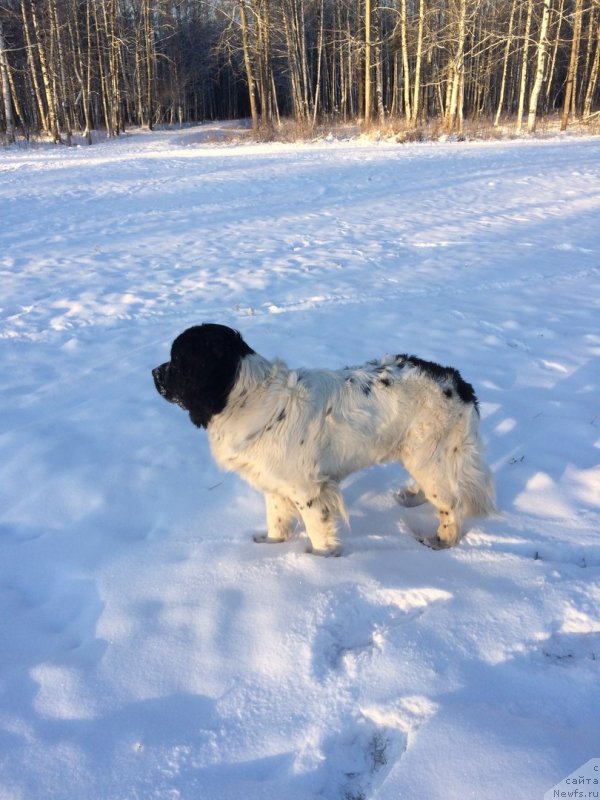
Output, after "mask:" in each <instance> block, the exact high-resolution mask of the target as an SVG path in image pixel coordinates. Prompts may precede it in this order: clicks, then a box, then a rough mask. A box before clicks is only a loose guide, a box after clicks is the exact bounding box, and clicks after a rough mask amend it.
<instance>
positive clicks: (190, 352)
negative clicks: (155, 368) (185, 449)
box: [171, 324, 254, 428]
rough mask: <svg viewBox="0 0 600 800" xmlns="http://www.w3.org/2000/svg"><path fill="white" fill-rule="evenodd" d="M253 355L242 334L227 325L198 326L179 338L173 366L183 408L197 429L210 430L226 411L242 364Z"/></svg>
mask: <svg viewBox="0 0 600 800" xmlns="http://www.w3.org/2000/svg"><path fill="white" fill-rule="evenodd" d="M252 353H254V350H252V348H251V347H249V346H248V345H247V344H246V342H245V341H244V340H243V339H242V337H241V336H240V334H239V333H238V332H237V331H234V330H232V329H231V328H227V327H226V326H224V325H213V324H205V325H198V326H195V327H193V328H188V330H187V331H184V333H182V334H181V335H180V336H178V337H177V339H176V340H175V341H174V342H173V348H172V351H171V366H172V368H173V369H174V370H175V371H176V372H177V374H178V382H179V384H180V389H179V396H180V398H181V401H182V405H183V406H184V407H185V408H186V409H187V410H188V411H189V414H190V419H191V420H192V422H193V423H194V425H197V426H198V427H200V428H206V426H207V425H208V423H209V422H210V420H211V419H212V417H214V416H215V414H219V413H220V412H221V411H222V410H223V409H224V408H225V406H226V405H227V398H228V397H229V393H230V392H231V389H232V388H233V385H234V384H235V381H236V378H237V375H238V372H239V369H240V362H241V360H242V359H243V358H244V357H245V356H247V355H251V354H252Z"/></svg>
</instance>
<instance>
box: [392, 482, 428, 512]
mask: <svg viewBox="0 0 600 800" xmlns="http://www.w3.org/2000/svg"><path fill="white" fill-rule="evenodd" d="M394 497H395V498H396V500H397V501H398V503H400V505H401V506H404V507H405V508H415V506H422V505H423V503H425V502H426V501H427V498H426V497H425V495H424V494H423V492H422V491H421V490H419V491H418V492H413V491H412V490H411V489H410V488H409V487H408V486H405V487H404V488H403V489H399V490H398V491H397V492H396V493H395V495H394Z"/></svg>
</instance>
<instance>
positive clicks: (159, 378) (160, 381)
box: [152, 364, 169, 397]
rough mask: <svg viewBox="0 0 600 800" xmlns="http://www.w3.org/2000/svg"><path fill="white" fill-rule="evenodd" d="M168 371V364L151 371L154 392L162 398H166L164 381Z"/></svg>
mask: <svg viewBox="0 0 600 800" xmlns="http://www.w3.org/2000/svg"><path fill="white" fill-rule="evenodd" d="M168 369H169V365H168V364H161V365H160V367H156V368H155V369H153V370H152V377H153V378H154V385H155V386H156V391H157V392H158V393H159V394H160V395H162V396H163V397H167V389H166V386H165V380H166V376H167V371H168Z"/></svg>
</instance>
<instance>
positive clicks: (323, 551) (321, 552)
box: [306, 544, 342, 558]
mask: <svg viewBox="0 0 600 800" xmlns="http://www.w3.org/2000/svg"><path fill="white" fill-rule="evenodd" d="M306 552H307V553H311V554H312V555H313V556H325V558H329V557H330V556H335V557H336V558H337V556H341V555H342V545H341V544H336V545H333V546H332V547H321V548H315V547H313V546H312V544H308V545H307V547H306Z"/></svg>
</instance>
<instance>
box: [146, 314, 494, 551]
mask: <svg viewBox="0 0 600 800" xmlns="http://www.w3.org/2000/svg"><path fill="white" fill-rule="evenodd" d="M152 374H153V377H154V383H155V386H156V389H157V390H158V392H159V393H160V394H161V395H162V396H163V397H164V398H165V399H166V400H168V401H169V402H171V403H176V404H177V405H179V406H181V408H183V409H185V410H186V411H187V412H188V413H189V416H190V419H191V421H192V422H193V423H194V425H196V426H197V427H199V428H206V430H207V433H208V438H209V442H210V447H211V451H212V454H213V456H214V458H215V460H216V462H217V463H218V465H219V466H220V467H221V468H223V469H225V470H228V471H234V472H238V473H239V474H240V475H241V476H242V477H243V478H245V480H246V481H247V482H248V483H249V484H251V485H252V486H254V487H255V488H256V489H258V490H259V491H261V492H263V493H264V495H265V498H266V514H267V533H266V534H265V535H264V536H256V537H255V540H256V541H260V542H269V543H272V542H283V541H285V540H286V539H287V538H288V537H289V535H290V531H291V526H292V522H293V521H294V519H295V518H297V517H300V518H301V520H302V522H303V523H304V526H305V528H306V533H307V535H308V538H309V540H310V545H309V551H312V552H313V553H315V554H318V555H339V553H340V551H341V547H340V539H339V535H338V522H339V520H340V518H341V519H343V520H345V521H346V523H347V522H348V515H347V512H346V509H345V506H344V501H343V499H342V495H341V492H340V482H341V481H342V480H343V479H344V478H345V477H346V476H348V475H350V474H351V473H353V472H356V471H357V470H360V469H363V468H364V467H368V466H371V465H374V464H381V463H384V462H391V461H399V462H401V463H402V464H403V466H404V467H405V468H406V470H407V471H408V472H409V474H410V476H411V478H412V482H411V483H410V484H409V485H408V486H406V487H405V488H404V489H402V490H401V491H400V492H399V493H398V499H399V501H400V502H401V504H403V505H405V506H416V505H419V504H421V503H424V502H425V501H429V502H430V503H431V504H432V505H433V506H434V507H435V509H436V511H437V514H438V517H439V527H438V530H437V535H436V536H435V537H433V538H431V539H427V540H425V541H424V543H425V544H428V545H429V546H431V547H433V548H434V549H442V548H446V547H451V546H452V545H455V544H456V543H457V542H458V540H459V538H460V535H461V526H462V523H463V521H464V519H465V517H466V516H485V515H488V514H490V513H492V512H493V511H494V490H493V482H492V477H491V473H490V470H489V469H488V467H487V466H486V464H485V462H484V459H483V455H482V443H481V438H480V433H479V409H478V403H477V397H476V396H475V392H474V390H473V387H472V386H471V385H470V384H469V383H466V382H465V381H464V380H463V379H462V377H461V376H460V374H459V372H458V371H457V370H455V369H452V368H450V367H442V366H440V365H438V364H434V363H432V362H429V361H424V360H422V359H420V358H416V357H415V356H411V355H390V356H386V357H384V358H382V359H380V360H375V361H370V362H368V363H367V364H365V365H363V366H360V367H345V368H344V369H338V370H327V369H294V370H291V369H289V368H288V367H287V366H286V364H285V363H283V362H282V361H279V360H276V361H269V360H267V359H266V358H263V357H262V356H260V355H259V354H258V353H256V352H255V351H254V350H253V349H252V348H251V347H250V346H249V345H248V344H247V343H246V342H245V341H244V340H243V338H242V337H241V335H240V334H239V333H238V332H237V331H235V330H232V329H231V328H228V327H226V326H224V325H216V324H212V323H205V324H202V325H197V326H194V327H192V328H188V329H187V330H186V331H184V332H183V333H182V334H181V335H180V336H178V337H177V338H176V339H175V341H174V342H173V346H172V349H171V360H170V361H169V362H167V363H165V364H162V365H161V366H159V367H156V369H154V370H153V371H152Z"/></svg>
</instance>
